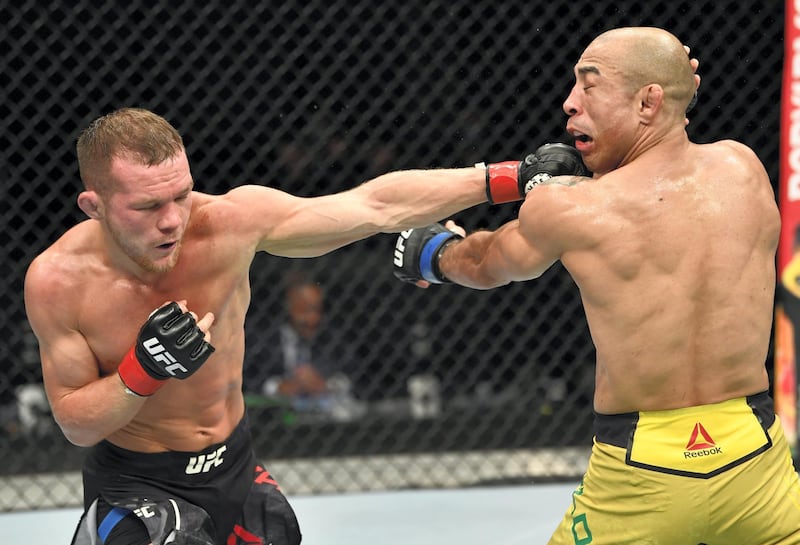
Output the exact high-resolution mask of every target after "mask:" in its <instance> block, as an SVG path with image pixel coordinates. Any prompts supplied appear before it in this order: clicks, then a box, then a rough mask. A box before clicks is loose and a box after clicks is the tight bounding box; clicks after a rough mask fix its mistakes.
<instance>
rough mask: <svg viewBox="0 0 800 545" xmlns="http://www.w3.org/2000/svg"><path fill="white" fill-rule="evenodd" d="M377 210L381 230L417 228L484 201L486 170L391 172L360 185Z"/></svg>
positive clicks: (471, 168)
mask: <svg viewBox="0 0 800 545" xmlns="http://www.w3.org/2000/svg"><path fill="white" fill-rule="evenodd" d="M358 190H361V191H366V192H368V193H369V199H370V202H372V203H373V205H374V206H376V207H378V208H379V209H380V210H381V217H382V220H381V229H380V230H381V231H382V232H399V231H402V230H404V229H409V228H412V227H421V226H423V225H427V224H429V223H433V222H436V221H439V220H442V219H445V218H448V217H450V216H451V215H453V214H455V213H457V212H460V211H462V210H464V209H466V208H469V207H472V206H475V205H477V204H480V203H483V202H486V170H485V169H484V168H476V167H469V168H457V169H432V170H404V171H397V172H391V173H388V174H384V175H382V176H379V177H378V178H375V179H373V180H371V181H369V182H367V183H365V184H363V185H362V186H361V187H360V188H358Z"/></svg>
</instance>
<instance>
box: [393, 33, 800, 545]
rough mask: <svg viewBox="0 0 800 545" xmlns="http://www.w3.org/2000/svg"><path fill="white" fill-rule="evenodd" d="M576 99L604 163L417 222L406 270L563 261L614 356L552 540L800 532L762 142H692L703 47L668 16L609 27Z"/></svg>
mask: <svg viewBox="0 0 800 545" xmlns="http://www.w3.org/2000/svg"><path fill="white" fill-rule="evenodd" d="M575 78H576V83H575V85H574V87H573V88H572V91H571V92H570V94H569V96H568V97H567V99H566V101H565V102H564V111H565V112H566V114H567V116H568V120H567V130H568V131H569V133H570V134H571V135H572V136H573V137H575V140H576V144H575V146H576V148H577V149H578V150H579V151H580V153H581V155H582V157H583V160H584V162H585V164H586V166H587V167H588V168H589V170H591V171H592V172H593V173H594V176H593V177H592V178H585V177H554V178H551V179H549V180H545V181H544V182H543V183H540V184H538V185H536V186H535V187H533V188H532V189H531V191H530V192H529V193H528V194H527V197H526V198H525V202H524V203H523V204H522V207H521V209H520V211H519V216H518V218H517V219H516V220H513V221H511V222H509V223H507V224H505V225H503V226H501V227H500V228H499V229H497V230H496V231H492V232H489V231H483V232H476V233H473V234H470V235H469V236H467V237H466V238H463V239H462V238H461V234H463V230H459V229H460V228H456V227H455V226H452V225H450V227H452V228H453V230H449V229H448V230H445V229H443V228H442V226H430V227H426V228H423V229H414V230H410V231H407V232H405V233H403V234H402V235H401V239H402V241H403V247H404V248H406V249H407V251H405V252H404V254H403V256H402V259H400V260H398V259H397V258H396V257H395V268H396V274H397V275H398V276H399V277H401V278H402V279H404V280H407V281H414V282H420V281H423V282H425V283H430V282H434V283H435V282H446V281H450V282H455V283H457V284H461V285H463V286H468V287H471V288H475V289H489V288H493V287H496V286H502V285H505V284H508V283H509V282H517V281H525V280H530V279H534V278H537V277H538V276H540V275H541V274H542V273H543V272H544V271H546V270H547V269H548V268H549V267H550V266H551V265H552V264H553V263H555V262H556V261H561V263H562V264H563V265H564V267H565V268H566V269H567V270H568V271H569V273H570V274H571V276H572V278H573V279H574V280H575V282H576V284H577V285H578V287H579V289H580V295H581V299H582V302H583V306H584V309H585V311H586V316H587V319H588V323H589V328H590V331H591V335H592V339H593V341H594V344H595V347H596V353H597V356H596V357H597V359H596V374H595V394H594V411H595V424H594V433H595V440H594V446H593V449H592V455H591V458H590V461H589V467H588V470H587V472H586V474H585V476H584V478H583V481H582V483H581V485H580V486H579V487H578V489H577V490H576V491H575V492H574V494H573V496H572V505H571V506H570V507H569V508H568V510H567V512H566V515H565V516H564V519H563V521H562V522H561V524H560V525H559V526H558V528H557V529H556V531H555V533H554V535H553V537H552V539H551V540H550V544H551V545H588V544H591V545H606V544H608V545H611V544H614V545H621V544H630V545H633V544H636V545H640V544H643V543H647V544H651V545H662V544H663V545H697V544H702V543H704V544H708V545H715V544H723V543H748V544H749V543H752V544H756V543H757V544H790V543H792V544H797V543H800V482H799V481H798V477H797V474H796V473H795V471H794V469H793V467H792V460H791V458H790V453H789V448H788V446H787V442H786V439H785V437H784V434H783V430H782V428H781V423H780V422H779V420H778V418H777V417H776V415H775V412H774V409H773V404H772V399H771V398H770V396H769V393H768V389H769V383H768V377H767V372H766V367H765V361H766V357H767V350H768V345H769V339H770V330H771V324H772V316H773V296H774V290H775V251H776V247H777V242H778V234H779V229H780V219H779V214H778V209H777V206H776V203H775V198H774V194H773V191H772V187H771V185H770V181H769V179H768V176H767V173H766V171H765V169H764V167H763V165H762V164H761V162H760V161H759V159H758V158H757V157H756V155H755V153H753V151H752V150H751V149H749V148H748V147H746V146H745V145H743V144H741V143H738V142H734V141H730V140H725V141H720V142H715V143H710V144H705V145H698V144H695V143H692V142H691V141H690V140H689V138H688V135H687V133H686V130H685V112H686V109H687V106H688V105H689V104H690V102H691V101H692V97H693V96H694V93H695V91H696V84H697V80H696V79H695V78H694V77H693V74H692V70H691V68H690V63H689V62H688V59H687V55H686V52H685V51H684V49H683V48H682V47H681V43H680V41H678V40H677V39H676V38H675V37H674V36H673V35H671V34H670V33H668V32H666V31H664V30H661V29H657V28H621V29H616V30H611V31H609V32H606V33H603V34H601V35H600V36H598V37H597V38H596V39H595V40H594V41H592V42H591V44H590V45H589V46H588V47H587V48H586V50H585V51H584V52H583V54H582V55H581V57H580V59H579V60H578V63H577V64H576V65H575Z"/></svg>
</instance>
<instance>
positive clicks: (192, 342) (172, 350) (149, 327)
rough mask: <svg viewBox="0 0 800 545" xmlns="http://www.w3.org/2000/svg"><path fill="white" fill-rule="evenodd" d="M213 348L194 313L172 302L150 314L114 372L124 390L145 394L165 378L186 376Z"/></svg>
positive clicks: (155, 387)
mask: <svg viewBox="0 0 800 545" xmlns="http://www.w3.org/2000/svg"><path fill="white" fill-rule="evenodd" d="M213 352H214V347H213V346H211V345H210V344H209V343H207V342H206V341H205V334H204V333H203V331H202V330H201V329H200V328H199V327H198V326H197V322H196V321H195V319H194V317H193V316H192V315H191V314H190V313H188V312H182V311H181V308H180V306H179V305H178V303H175V302H172V303H168V304H166V305H164V306H163V307H161V308H159V309H158V310H156V311H155V312H153V313H152V314H151V315H150V317H149V318H148V319H147V321H146V322H145V323H144V325H143V326H142V328H141V330H139V336H138V337H137V338H136V343H135V344H134V345H133V347H132V348H131V349H130V351H129V352H128V353H127V354H126V355H125V357H124V358H123V359H122V362H121V363H120V364H119V367H118V368H117V372H118V373H119V376H120V378H121V379H122V382H123V383H124V384H125V386H126V388H127V389H128V390H130V391H131V392H133V393H134V394H136V395H139V396H149V395H152V394H153V393H154V392H155V391H156V390H158V389H159V388H161V386H163V385H164V383H165V381H166V380H167V379H169V378H177V379H179V380H183V379H185V378H188V377H190V376H191V375H192V374H193V373H194V372H195V371H197V370H198V369H199V368H200V366H201V365H203V364H204V363H205V362H206V360H207V359H208V358H209V356H211V354H212V353H213Z"/></svg>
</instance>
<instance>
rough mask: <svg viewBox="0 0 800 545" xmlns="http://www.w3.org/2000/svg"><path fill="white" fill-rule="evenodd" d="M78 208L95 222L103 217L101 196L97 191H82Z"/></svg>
mask: <svg viewBox="0 0 800 545" xmlns="http://www.w3.org/2000/svg"><path fill="white" fill-rule="evenodd" d="M78 206H79V207H80V209H81V210H83V213H84V214H86V215H87V216H89V217H90V218H92V219H93V220H97V219H100V218H101V217H102V207H101V202H100V196H99V195H98V194H97V192H95V191H82V192H81V193H80V194H79V195H78Z"/></svg>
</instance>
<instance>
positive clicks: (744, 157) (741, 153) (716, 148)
mask: <svg viewBox="0 0 800 545" xmlns="http://www.w3.org/2000/svg"><path fill="white" fill-rule="evenodd" d="M700 148H701V149H704V150H706V151H707V152H709V153H718V154H721V155H723V156H725V157H726V158H727V159H728V160H739V161H747V162H750V161H759V159H758V156H757V155H756V152H755V151H753V149H752V148H750V146H748V145H746V144H743V143H742V142H739V141H737V140H730V139H727V140H718V141H716V142H711V143H709V144H701V145H700Z"/></svg>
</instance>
